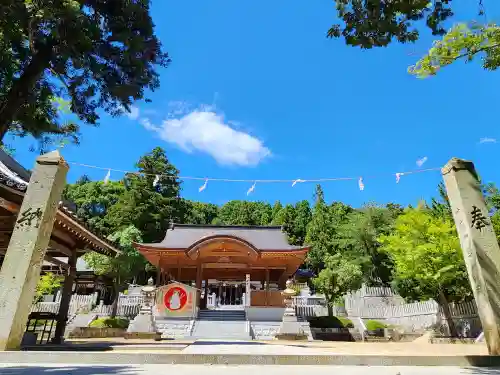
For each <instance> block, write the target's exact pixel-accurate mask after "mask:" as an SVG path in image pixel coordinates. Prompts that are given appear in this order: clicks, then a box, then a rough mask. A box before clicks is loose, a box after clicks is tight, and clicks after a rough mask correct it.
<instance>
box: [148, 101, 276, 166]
mask: <svg viewBox="0 0 500 375" xmlns="http://www.w3.org/2000/svg"><path fill="white" fill-rule="evenodd" d="M169 107H170V108H169V109H170V112H169V114H168V116H167V119H166V120H164V121H163V123H162V124H161V125H153V124H152V123H151V122H150V121H149V119H146V118H143V119H141V124H142V125H143V126H144V127H145V128H146V129H147V130H150V131H154V132H156V133H157V134H158V135H159V136H160V138H161V139H163V140H164V141H166V142H169V143H171V144H175V145H177V146H178V147H180V148H181V149H182V150H184V151H186V152H194V151H198V152H204V153H206V154H208V155H210V156H212V157H213V158H214V159H215V160H216V161H217V162H218V163H219V164H225V165H240V166H254V165H257V164H259V163H260V162H261V161H262V160H263V159H264V158H266V157H268V156H270V155H271V151H270V150H269V149H268V148H267V147H266V146H265V145H264V143H263V142H262V141H261V140H260V139H258V138H256V137H254V136H252V135H250V134H248V133H245V132H244V131H242V130H237V129H235V127H234V126H232V125H231V124H232V123H231V122H229V121H225V119H224V116H223V115H221V114H218V113H216V112H215V109H214V108H213V107H212V106H202V107H200V109H196V110H193V111H189V106H188V105H187V104H186V103H184V102H175V103H171V104H170V105H169Z"/></svg>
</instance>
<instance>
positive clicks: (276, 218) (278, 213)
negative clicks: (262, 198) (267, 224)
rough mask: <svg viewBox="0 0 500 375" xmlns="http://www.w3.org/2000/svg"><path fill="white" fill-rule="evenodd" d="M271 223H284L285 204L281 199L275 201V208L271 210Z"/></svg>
mask: <svg viewBox="0 0 500 375" xmlns="http://www.w3.org/2000/svg"><path fill="white" fill-rule="evenodd" d="M271 217H272V220H271V224H273V225H282V224H283V205H282V204H281V202H280V201H276V202H274V205H273V209H272V212H271Z"/></svg>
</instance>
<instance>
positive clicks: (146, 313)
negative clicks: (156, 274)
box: [126, 278, 161, 340]
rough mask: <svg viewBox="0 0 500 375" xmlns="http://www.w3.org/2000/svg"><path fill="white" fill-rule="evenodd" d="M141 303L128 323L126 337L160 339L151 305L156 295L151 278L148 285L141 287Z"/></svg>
mask: <svg viewBox="0 0 500 375" xmlns="http://www.w3.org/2000/svg"><path fill="white" fill-rule="evenodd" d="M141 294H142V297H143V299H142V303H141V309H140V310H139V314H138V315H137V316H136V317H135V319H134V320H133V321H132V322H131V323H130V325H129V327H128V330H127V335H126V338H139V339H155V340H160V339H161V333H159V332H157V330H156V324H155V319H154V316H153V306H154V301H155V296H156V288H155V286H154V285H153V279H152V278H150V279H149V280H148V285H146V286H144V287H142V289H141Z"/></svg>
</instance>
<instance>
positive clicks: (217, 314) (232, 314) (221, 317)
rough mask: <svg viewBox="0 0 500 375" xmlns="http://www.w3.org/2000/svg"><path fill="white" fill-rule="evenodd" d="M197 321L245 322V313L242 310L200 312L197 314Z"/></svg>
mask: <svg viewBox="0 0 500 375" xmlns="http://www.w3.org/2000/svg"><path fill="white" fill-rule="evenodd" d="M198 320H213V321H244V320H246V314H245V311H242V310H233V311H231V310H201V311H200V312H199V314H198Z"/></svg>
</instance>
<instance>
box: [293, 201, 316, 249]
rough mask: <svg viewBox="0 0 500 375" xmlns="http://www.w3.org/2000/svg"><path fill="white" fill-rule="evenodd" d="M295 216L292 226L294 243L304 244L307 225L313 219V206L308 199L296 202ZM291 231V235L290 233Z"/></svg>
mask: <svg viewBox="0 0 500 375" xmlns="http://www.w3.org/2000/svg"><path fill="white" fill-rule="evenodd" d="M294 211H295V218H294V221H293V227H292V228H291V231H290V233H291V236H292V237H291V238H292V239H293V242H290V243H291V244H292V245H298V246H302V245H303V244H304V242H305V240H306V235H307V225H308V224H309V222H310V221H311V219H312V211H311V206H310V204H309V202H308V201H306V200H303V201H300V202H298V203H296V204H295V207H294ZM290 233H289V235H290Z"/></svg>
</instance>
